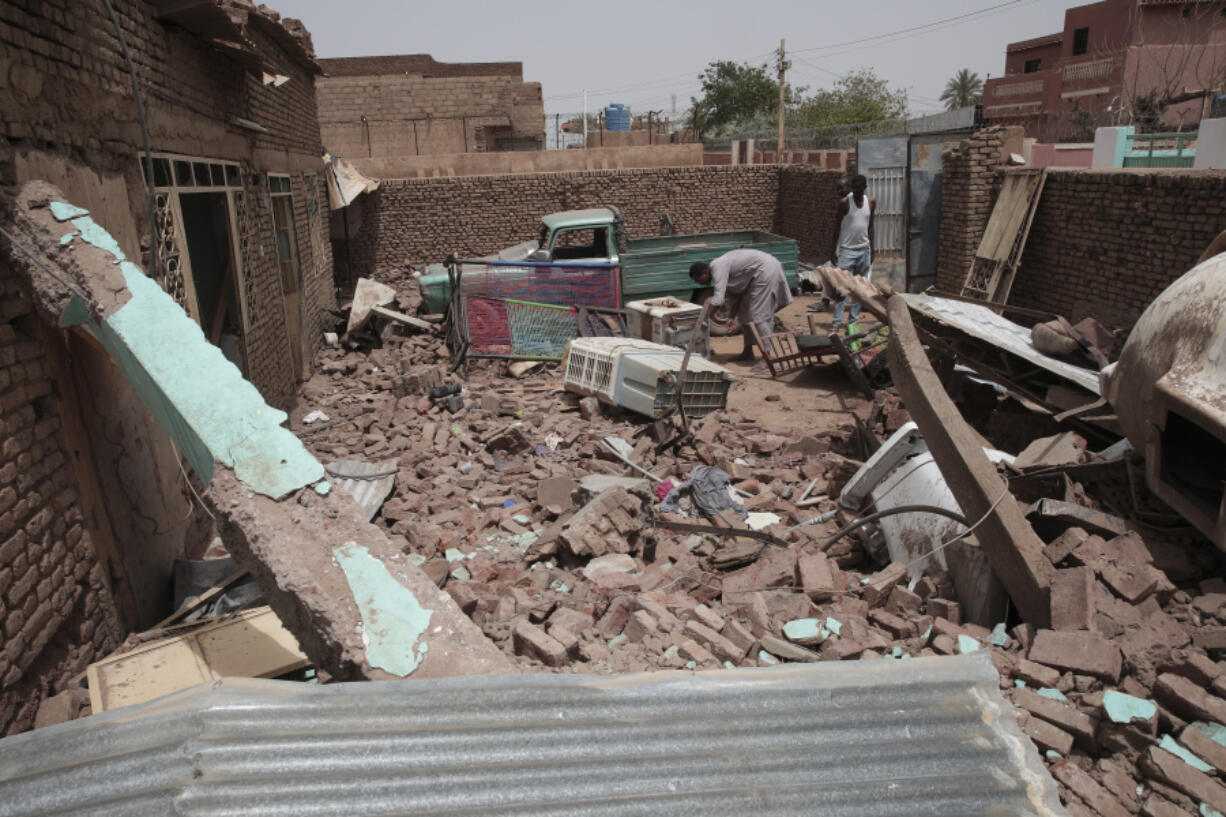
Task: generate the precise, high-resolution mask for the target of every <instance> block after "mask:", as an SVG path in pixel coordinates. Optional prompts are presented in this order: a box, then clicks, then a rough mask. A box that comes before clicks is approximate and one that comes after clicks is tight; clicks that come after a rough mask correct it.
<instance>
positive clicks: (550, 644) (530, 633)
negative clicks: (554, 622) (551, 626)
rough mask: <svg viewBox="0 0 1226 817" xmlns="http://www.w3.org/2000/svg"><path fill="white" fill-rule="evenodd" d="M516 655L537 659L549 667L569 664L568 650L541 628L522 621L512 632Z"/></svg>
mask: <svg viewBox="0 0 1226 817" xmlns="http://www.w3.org/2000/svg"><path fill="white" fill-rule="evenodd" d="M511 638H512V644H513V647H514V649H515V654H516V655H526V656H528V657H529V658H535V659H536V660H538V661H540V662H541V663H542V664H544V665H545V666H548V667H561V666H564V665H565V664H566V662H567V658H568V655H567V652H566V648H565V647H564V646H562V644H561V643H559V642H558V640H557V639H555V638H553V637H552V636H550V635H548V634H547V633H546V632H545V631H544V630H542V629H541V628H540V627H537V626H536V625H535V624H531V623H529V622H527V621H521V622H519V623H518V624H516V625H515V629H514V630H512V631H511Z"/></svg>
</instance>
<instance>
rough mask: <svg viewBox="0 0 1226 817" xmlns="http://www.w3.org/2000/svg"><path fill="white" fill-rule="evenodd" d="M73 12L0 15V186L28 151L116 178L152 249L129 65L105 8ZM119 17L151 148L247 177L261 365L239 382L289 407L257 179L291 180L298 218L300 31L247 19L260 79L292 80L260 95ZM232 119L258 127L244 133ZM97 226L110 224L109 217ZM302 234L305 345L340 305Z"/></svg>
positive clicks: (307, 113) (200, 49)
mask: <svg viewBox="0 0 1226 817" xmlns="http://www.w3.org/2000/svg"><path fill="white" fill-rule="evenodd" d="M77 5H78V4H73V3H70V2H68V0H46V2H43V3H38V4H16V3H0V54H2V56H0V78H3V79H0V111H4V112H5V114H4V115H3V116H2V117H0V183H5V184H10V183H13V182H15V181H19V180H20V181H24V180H25V179H18V178H17V161H16V157H17V153H18V152H19V151H27V150H28V151H37V152H40V153H42V154H48V155H54V156H56V157H59V158H61V159H63V160H64V161H66V162H67V163H70V164H72V165H74V166H78V167H88V168H90V169H92V170H94V171H96V172H98V173H100V174H104V175H105V174H116V175H119V176H120V177H122V179H123V181H124V184H125V186H126V188H127V194H128V201H127V206H126V207H122V208H117V209H121V210H122V217H123V218H126V219H131V220H134V222H135V224H136V229H137V230H138V231H139V233H140V234H141V236H142V239H141V240H142V243H143V244H144V246H146V247H147V246H148V224H149V215H148V198H147V193H146V190H145V186H144V179H143V176H142V173H141V170H140V160H139V158H138V157H139V154H140V150H141V142H142V139H141V123H140V122H139V119H138V117H137V109H136V105H135V102H134V100H133V98H132V86H131V80H130V77H129V75H128V68H127V63H126V61H125V60H124V57H123V53H122V50H121V49H120V47H119V42H118V40H117V38H116V37H115V36H114V28H113V26H112V24H111V20H110V17H109V15H108V14H107V10H106V7H105V6H103V5H102V4H95V3H87V4H85V5H83V6H80V7H79V8H78V7H77ZM114 7H115V12H116V15H117V16H118V17H119V20H120V24H121V26H122V28H123V30H124V34H125V38H126V41H127V44H128V47H129V49H130V51H131V53H132V58H133V61H134V62H135V64H136V66H137V73H138V75H139V76H140V79H141V86H142V89H143V91H144V95H145V106H146V110H147V124H148V128H149V132H150V139H151V142H152V146H153V149H154V150H155V151H165V152H170V153H181V154H185V155H189V156H201V157H205V158H212V159H225V160H231V161H237V162H239V163H240V164H241V166H242V169H243V177H244V178H243V183H244V195H243V197H242V198H243V202H242V205H241V211H242V217H240V218H239V222H238V226H239V233H240V236H239V240H240V242H246V245H247V246H246V247H245V250H244V251H243V252H242V258H243V261H244V270H243V271H244V274H245V276H246V277H247V278H249V279H250V280H251V285H250V292H248V293H240V296H241V297H244V298H245V299H246V300H248V301H249V302H250V301H256V302H257V303H258V308H256V309H255V310H252V312H251V317H252V320H253V325H252V326H251V327H250V331H249V332H248V333H247V336H246V337H245V338H244V343H245V350H244V351H245V357H246V359H247V360H248V361H249V362H251V363H258V365H253V366H251V367H250V368H249V371H248V377H249V379H251V381H252V382H253V383H254V384H255V385H256V386H257V388H259V389H260V391H261V393H262V394H263V395H264V397H265V399H266V400H267V401H268V402H269V403H271V404H273V405H277V406H281V407H285V406H286V405H287V404H288V402H289V401H290V400H291V399H292V397H293V393H294V386H295V384H294V378H293V372H292V369H291V366H290V364H289V361H288V358H287V355H288V341H287V339H286V331H287V329H286V324H285V311H284V306H283V305H282V304H281V303H280V300H281V295H280V269H279V266H278V264H277V256H276V249H275V244H274V240H273V235H272V232H271V219H269V218H268V217H267V215H268V214H267V211H266V197H267V188H266V182H265V181H263V179H264V178H265V177H266V175H267V174H268V173H269V172H272V173H288V174H290V175H291V177H292V179H293V184H294V192H295V210H296V211H297V210H298V209H299V208H300V207H305V206H306V203H305V202H304V201H301V198H302V197H301V196H300V195H299V190H304V188H303V187H302V185H303V184H305V180H304V174H308V173H309V174H311V175H315V174H317V173H319V172H322V167H321V164H320V161H319V156H320V153H321V144H320V138H319V121H318V117H317V115H316V108H315V92H314V82H313V73H312V72H311V70H310V68H309V67H308V65H307V64H305V63H304V61H303V60H304V58H305V57H304V55H305V54H307V53H309V49H310V44H309V40H303V41H301V42H299V43H298V45H294V40H293V39H292V35H291V34H290V33H289V32H290V30H291V29H293V30H296V27H295V26H290V27H289V28H287V29H282V28H281V26H280V25H279V24H278V23H276V22H274V21H273V20H272V19H271V18H269V17H267V16H265V15H264V14H263V13H262V12H259V11H257V10H255V9H252V10H251V11H250V12H249V17H248V19H249V23H248V25H246V26H245V27H244V29H243V31H244V36H245V38H246V39H247V40H248V41H249V42H250V43H251V44H252V45H253V46H254V47H255V48H256V49H257V50H258V51H259V52H260V54H261V58H262V60H263V65H264V67H265V69H266V70H267V71H268V72H269V73H277V74H282V75H284V76H287V77H289V78H290V79H289V81H288V82H286V83H284V84H282V85H280V86H273V85H265V84H264V83H263V81H262V79H261V71H258V70H257V71H254V72H252V71H249V70H248V69H247V66H246V65H245V64H244V63H242V62H240V61H239V60H237V59H234V58H231V57H228V56H226V55H225V54H224V53H223V52H221V51H219V50H217V49H216V48H214V47H212V46H211V45H209V44H208V43H207V42H206V41H205V40H204V39H203V38H202V37H200V36H196V35H194V34H192V33H190V32H188V31H185V30H183V29H181V28H179V27H178V26H175V25H173V24H167V23H162V22H160V21H159V20H158V19H157V17H156V14H157V9H156V7H155V6H154V5H153V4H150V3H148V2H144V0H114ZM236 119H244V120H248V121H251V122H254V123H256V125H258V126H259V128H257V129H249V128H245V127H243V126H241V125H239V124H237V123H236V121H235V120H236ZM261 129H262V130H261ZM257 176H258V178H259V179H260V181H258V182H257V181H256V178H257ZM117 204H118V203H117ZM325 209H326V208H325ZM96 218H97V220H98V221H99V222H100V223H102V224H103V226H107V218H106V214H105V213H97V214H96ZM317 229H318V227H317ZM309 232H310V230H309V229H308V230H302V229H300V230H299V235H298V242H299V245H300V247H301V248H302V249H303V250H304V252H302V253H300V255H301V260H302V263H303V275H304V279H305V280H304V290H305V293H306V295H305V296H306V297H308V298H310V299H312V300H311V302H310V303H309V304H308V308H307V313H308V315H309V316H310V319H309V320H308V321H307V322H306V323H307V326H308V327H310V331H311V332H312V335H311V338H310V343H311V345H313V346H314V345H317V344H318V343H319V337H318V332H319V331H320V326H321V321H320V320H319V318H318V317H317V316H318V315H319V314H320V313H321V312H323V311H324V310H326V309H328V308H332V307H335V293H334V290H333V288H332V286H331V266H332V265H331V257H330V256H331V247H330V245H328V243H327V242H317V244H318V249H316V248H315V245H312V244H311V242H309V241H308V240H307V234H308V233H309ZM307 247H310V248H311V258H309V259H308V258H307V253H306V252H305V249H306V248H307ZM181 249H182V248H181ZM316 255H318V256H320V258H319V259H316V258H315V257H314V256H316ZM319 270H323V274H322V275H320V274H318V271H319ZM311 276H314V277H313V278H312V277H311ZM168 289H170V287H168ZM248 306H251V304H250V303H248Z"/></svg>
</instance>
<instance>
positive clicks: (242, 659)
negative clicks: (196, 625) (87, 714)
mask: <svg viewBox="0 0 1226 817" xmlns="http://www.w3.org/2000/svg"><path fill="white" fill-rule="evenodd" d="M310 663H311V662H310V660H309V659H307V657H306V655H304V654H303V652H302V650H301V649H300V648H299V646H298V642H297V641H296V640H295V639H294V636H293V635H292V634H290V632H289V631H288V630H286V629H285V627H284V626H283V625H282V624H281V621H280V619H278V618H277V616H276V614H275V613H273V611H272V609H271V608H269V607H258V608H256V609H254V610H247V611H244V612H242V613H239V614H237V615H235V616H230V617H226V618H224V619H222V620H219V621H218V622H216V623H214V624H211V625H206V626H204V627H201V628H200V629H198V630H196V631H194V632H191V633H187V634H185V635H181V636H176V637H174V638H167V639H164V640H161V641H155V642H152V643H149V644H146V645H144V646H142V647H138V648H136V649H134V650H131V651H129V652H126V653H122V654H119V655H111V656H108V657H106V658H104V659H102V660H101V661H96V662H94V663H93V664H90V665H89V668H88V669H87V670H86V678H87V679H88V680H89V698H90V703H91V704H92V705H93V710H94V712H95V713H98V712H103V711H105V710H107V709H115V708H116V707H120V706H130V705H132V704H137V703H143V702H144V701H151V700H153V699H154V698H158V697H161V696H162V695H167V694H169V693H171V692H176V691H178V690H180V689H187V688H188V687H191V686H195V685H196V684H201V683H205V682H208V681H213V680H216V679H218V678H222V677H225V676H242V677H248V678H274V677H276V676H278V675H284V674H285V673H287V672H290V671H292V670H295V669H301V668H302V667H307V666H310Z"/></svg>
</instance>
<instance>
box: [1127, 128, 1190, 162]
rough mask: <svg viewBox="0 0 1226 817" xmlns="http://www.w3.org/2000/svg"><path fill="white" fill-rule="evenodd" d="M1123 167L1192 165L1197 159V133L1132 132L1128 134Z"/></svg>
mask: <svg viewBox="0 0 1226 817" xmlns="http://www.w3.org/2000/svg"><path fill="white" fill-rule="evenodd" d="M1126 139H1127V144H1126V146H1125V149H1124V155H1123V157H1122V158H1123V163H1122V166H1123V167H1191V166H1192V163H1193V162H1194V161H1196V148H1192V147H1188V144H1189V143H1191V142H1193V141H1195V139H1196V134H1195V133H1131V134H1128V135H1127V136H1126Z"/></svg>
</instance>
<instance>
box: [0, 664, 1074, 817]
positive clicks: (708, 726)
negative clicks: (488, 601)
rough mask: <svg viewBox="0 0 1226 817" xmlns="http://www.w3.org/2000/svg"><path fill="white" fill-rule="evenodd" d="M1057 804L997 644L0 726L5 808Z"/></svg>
mask: <svg viewBox="0 0 1226 817" xmlns="http://www.w3.org/2000/svg"><path fill="white" fill-rule="evenodd" d="M50 813H55V814H68V815H83V814H91V815H130V814H141V815H148V814H172V813H173V814H181V815H218V816H219V817H220V815H246V814H251V815H256V814H258V815H261V817H270V816H271V815H293V816H294V817H304V816H309V815H329V817H331V815H337V814H346V815H393V814H395V815H410V814H412V815H417V814H421V815H425V814H430V815H439V814H482V815H492V814H500V815H527V814H557V815H591V816H592V817H595V815H608V816H609V817H614V816H616V817H623V816H625V817H629V816H630V815H649V814H650V815H678V816H680V815H686V817H688V816H689V815H696V814H697V815H748V814H753V815H775V814H780V815H782V814H792V815H795V814H823V815H852V814H857V815H878V816H880V817H885V816H886V815H906V817H922V816H923V815H934V817H935V816H936V815H939V816H940V817H952V815H988V814H991V815H994V816H995V817H1003V816H1004V815H1062V814H1064V812H1063V811H1062V809H1061V808H1060V805H1059V801H1058V800H1057V797H1056V788H1055V784H1054V782H1053V781H1052V779H1051V777H1050V776H1049V775H1048V774H1047V772H1046V771H1045V770H1044V768H1043V765H1042V764H1041V762H1040V761H1039V757H1038V754H1037V752H1036V750H1035V749H1034V746H1033V744H1032V743H1031V742H1030V740H1029V739H1027V738H1026V737H1024V736H1023V735H1022V734H1021V732H1020V731H1019V730H1018V728H1017V724H1016V721H1015V720H1014V716H1013V711H1012V708H1011V707H1010V705H1009V704H1008V703H1006V702H1005V701H1004V700H1003V699H1002V698H1001V696H1000V691H999V688H998V681H997V676H996V672H995V670H994V669H993V668H992V664H991V662H990V660H989V659H988V657H987V656H986V655H984V654H972V655H968V656H961V657H956V658H921V659H911V660H905V661H896V660H885V659H883V660H878V661H858V662H831V663H823V664H816V665H789V666H780V667H776V668H764V669H738V670H729V671H717V672H703V673H687V672H670V673H652V674H643V675H629V676H614V677H596V676H581V675H553V674H539V675H524V676H505V677H493V676H490V677H471V678H453V679H441V680H429V681H426V680H422V681H398V682H381V683H373V682H372V683H353V684H337V685H333V686H314V685H308V684H293V683H289V682H276V681H258V680H247V679H241V680H240V679H227V680H225V681H220V682H217V683H215V684H213V685H210V686H203V687H197V688H196V689H195V690H191V691H185V692H182V693H176V694H174V695H171V696H167V697H166V698H163V699H161V700H160V701H154V702H151V703H149V704H143V705H141V706H139V707H132V708H129V709H120V710H114V711H112V712H107V713H105V714H102V715H98V716H94V717H91V718H86V719H83V720H79V721H75V722H72V723H68V724H63V725H61V726H57V727H52V728H50V729H44V730H40V731H37V732H32V733H27V734H24V735H19V736H17V737H13V738H8V739H5V740H3V741H0V815H6V816H10V815H11V816H12V817H16V816H17V815H36V814H50Z"/></svg>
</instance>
